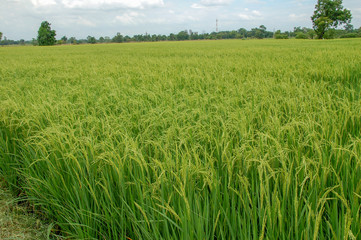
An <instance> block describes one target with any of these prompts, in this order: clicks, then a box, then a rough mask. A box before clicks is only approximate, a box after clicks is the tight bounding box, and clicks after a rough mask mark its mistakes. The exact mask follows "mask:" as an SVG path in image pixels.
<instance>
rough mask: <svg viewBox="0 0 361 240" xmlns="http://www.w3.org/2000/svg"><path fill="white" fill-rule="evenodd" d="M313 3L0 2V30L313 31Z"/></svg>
mask: <svg viewBox="0 0 361 240" xmlns="http://www.w3.org/2000/svg"><path fill="white" fill-rule="evenodd" d="M316 2H317V0H183V1H180V0H0V32H3V34H4V36H6V37H7V38H8V39H12V40H19V39H25V40H31V39H32V38H36V37H37V31H38V29H39V27H40V24H41V22H42V21H48V22H49V23H51V28H52V29H54V30H55V31H56V34H57V35H56V38H57V39H60V38H61V37H62V36H67V37H68V38H69V37H76V38H77V39H84V38H86V37H87V36H94V37H96V38H99V37H101V36H103V37H105V36H109V37H110V38H112V37H113V36H115V35H116V34H117V33H118V32H119V33H121V34H122V35H129V36H133V35H135V34H145V33H148V34H166V35H168V34H170V33H178V32H180V31H183V30H186V29H187V30H189V29H191V30H192V31H193V32H199V33H203V32H213V31H215V30H216V19H218V29H219V31H228V30H237V29H239V28H246V29H248V30H250V29H251V28H255V27H259V26H260V25H265V26H266V27H267V30H269V31H273V30H278V29H280V30H282V31H287V30H293V27H296V26H301V27H309V28H311V27H312V22H311V19H310V16H311V15H312V14H313V11H314V7H315V4H316ZM343 6H344V7H345V8H347V9H349V10H351V13H352V16H353V19H352V22H351V23H352V24H353V25H354V27H355V28H359V27H361V0H343Z"/></svg>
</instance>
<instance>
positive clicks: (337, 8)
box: [311, 0, 352, 39]
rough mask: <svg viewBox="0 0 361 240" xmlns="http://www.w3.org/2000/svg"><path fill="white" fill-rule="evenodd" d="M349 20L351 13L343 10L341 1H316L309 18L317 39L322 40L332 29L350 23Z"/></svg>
mask: <svg viewBox="0 0 361 240" xmlns="http://www.w3.org/2000/svg"><path fill="white" fill-rule="evenodd" d="M351 18H352V16H351V12H350V10H347V9H344V8H343V6H342V0H318V1H317V4H316V6H315V11H314V13H313V15H312V17H311V19H312V22H313V29H314V30H315V32H316V35H317V38H318V39H323V38H324V35H325V33H326V32H327V31H328V30H329V29H331V28H332V27H337V26H338V25H341V24H347V23H350V22H351Z"/></svg>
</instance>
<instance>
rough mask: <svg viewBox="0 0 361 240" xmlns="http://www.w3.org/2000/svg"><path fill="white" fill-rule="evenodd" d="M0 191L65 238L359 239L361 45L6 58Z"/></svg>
mask: <svg viewBox="0 0 361 240" xmlns="http://www.w3.org/2000/svg"><path fill="white" fill-rule="evenodd" d="M0 177H1V178H3V179H4V180H5V181H6V182H7V186H8V188H9V189H10V190H11V191H12V192H13V194H14V195H15V196H22V197H23V196H26V197H27V201H29V203H30V204H31V205H33V208H34V209H36V211H37V212H38V214H40V215H42V216H46V217H47V218H48V219H50V220H51V221H53V222H54V223H55V227H54V230H53V231H54V232H57V233H59V232H60V233H61V234H62V235H63V236H64V238H66V239H107V240H108V239H112V240H117V239H122V240H125V239H128V240H129V239H131V240H136V239H314V240H316V239H320V240H321V239H335V240H336V239H360V238H361V216H360V214H361V40H360V39H354V40H327V41H322V40H320V41H316V40H246V41H242V40H222V41H187V42H159V43H127V44H99V45H78V46H53V47H3V48H0Z"/></svg>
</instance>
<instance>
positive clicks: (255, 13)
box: [252, 10, 262, 17]
mask: <svg viewBox="0 0 361 240" xmlns="http://www.w3.org/2000/svg"><path fill="white" fill-rule="evenodd" d="M252 14H253V15H254V16H258V17H260V16H262V14H261V13H260V12H259V11H257V10H253V11H252Z"/></svg>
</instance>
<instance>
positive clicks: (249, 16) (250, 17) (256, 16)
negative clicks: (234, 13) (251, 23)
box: [238, 8, 263, 20]
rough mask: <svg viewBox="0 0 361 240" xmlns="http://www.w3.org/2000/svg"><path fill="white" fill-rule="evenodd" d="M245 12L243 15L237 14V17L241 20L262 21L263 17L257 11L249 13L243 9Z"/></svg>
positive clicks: (246, 9)
mask: <svg viewBox="0 0 361 240" xmlns="http://www.w3.org/2000/svg"><path fill="white" fill-rule="evenodd" d="M244 10H245V11H244V12H243V13H240V14H238V17H239V18H241V19H243V20H256V19H262V18H263V15H262V13H261V12H260V11H258V10H253V11H251V12H250V11H249V9H248V8H245V9H244Z"/></svg>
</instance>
